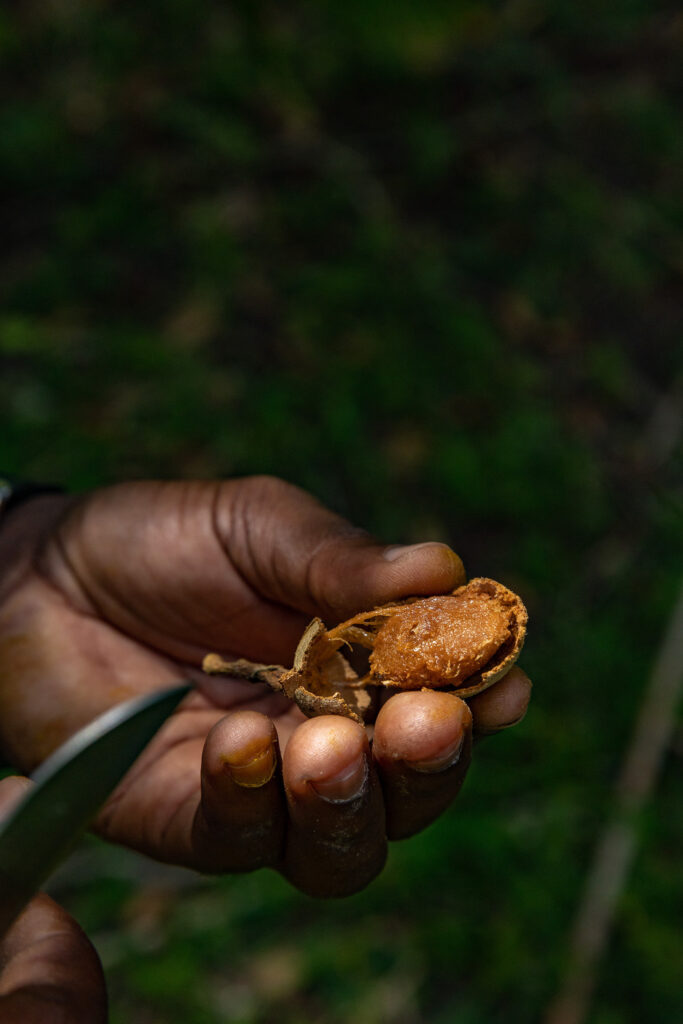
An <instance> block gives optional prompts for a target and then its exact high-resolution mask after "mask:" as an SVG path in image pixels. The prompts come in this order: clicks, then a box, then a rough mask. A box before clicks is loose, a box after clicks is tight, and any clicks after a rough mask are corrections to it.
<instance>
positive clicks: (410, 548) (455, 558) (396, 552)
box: [382, 540, 466, 582]
mask: <svg viewBox="0 0 683 1024" xmlns="http://www.w3.org/2000/svg"><path fill="white" fill-rule="evenodd" d="M424 548H432V549H434V550H436V551H438V552H439V554H441V555H442V556H444V557H445V558H446V559H447V560H448V561H449V562H450V567H451V570H452V573H453V576H454V578H455V580H456V581H459V580H461V581H462V582H464V581H465V579H466V576H465V567H464V565H463V564H462V559H461V558H460V555H458V554H456V552H455V551H454V550H453V548H451V547H449V546H448V544H442V543H441V542H440V541H433V540H427V541H423V542H422V543H421V544H392V545H391V546H390V547H388V548H385V549H384V551H383V552H382V554H383V557H384V560H385V561H386V562H396V561H397V560H398V559H399V558H406V557H409V556H412V555H413V554H414V553H415V552H416V551H421V550H423V549H424Z"/></svg>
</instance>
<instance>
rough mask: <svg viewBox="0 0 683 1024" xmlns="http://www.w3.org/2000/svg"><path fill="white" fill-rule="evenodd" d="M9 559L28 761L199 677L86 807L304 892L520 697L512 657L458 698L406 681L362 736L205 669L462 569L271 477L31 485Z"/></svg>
mask: <svg viewBox="0 0 683 1024" xmlns="http://www.w3.org/2000/svg"><path fill="white" fill-rule="evenodd" d="M0 565H2V566H4V567H5V568H4V572H3V574H2V576H1V577H0V722H1V723H2V724H1V726H0V742H1V743H2V747H3V750H4V753H5V755H6V756H8V757H9V758H10V759H11V760H12V761H13V763H14V764H16V766H17V767H18V768H20V769H21V770H24V771H26V770H31V769H32V768H33V767H34V766H35V765H37V764H38V763H40V762H41V761H42V760H43V759H44V758H45V757H46V756H47V755H48V754H49V753H50V752H51V751H52V750H53V749H54V748H55V747H56V746H57V745H58V744H60V743H61V742H63V741H64V740H65V739H66V738H67V737H68V736H70V735H71V734H72V733H73V732H74V731H75V730H77V729H78V728H80V727H81V726H83V725H84V724H85V723H86V722H88V721H90V720H91V719H92V718H93V717H95V716H96V715H98V714H100V713H101V712H102V711H104V710H106V709H107V708H109V707H111V706H112V705H113V704H116V703H118V702H120V701H123V700H126V699H128V698H130V697H133V696H136V695H139V694H142V693H146V692H150V691H152V690H156V689H158V688H160V687H164V686H168V685H170V684H172V683H173V682H175V681H177V680H180V679H182V678H185V677H188V676H190V677H192V678H193V679H194V680H195V681H196V683H197V685H198V689H197V691H195V692H193V693H192V694H191V695H190V696H189V697H188V698H187V699H186V700H185V701H184V702H183V703H182V704H181V706H180V707H179V709H178V711H177V712H176V713H175V714H173V715H172V716H171V718H170V719H169V721H168V722H167V723H166V724H165V725H164V727H163V728H162V729H161V730H160V732H159V733H158V734H157V736H156V737H155V739H154V740H153V742H152V743H150V745H149V746H148V748H147V749H146V751H145V752H144V754H143V755H142V757H141V758H140V759H139V760H138V761H137V762H136V764H135V765H134V766H133V768H132V769H131V771H130V772H129V773H128V775H127V776H126V778H125V779H124V780H123V782H122V783H121V785H120V786H119V788H118V789H117V790H116V791H115V793H114V794H113V796H112V797H111V799H110V800H109V802H108V803H107V804H106V806H105V807H104V809H103V811H102V813H101V814H100V816H99V818H98V821H97V824H96V828H97V830H98V831H99V833H100V834H101V835H102V836H104V837H105V838H106V839H108V840H111V841H113V842H117V843H123V844H125V845H126V846H129V847H131V848H133V849H136V850H140V851H143V852H144V853H146V854H149V855H150V856H152V857H155V858H156V859H158V860H162V861H167V862H171V863H176V864H184V865H188V866H191V867H194V868H196V869H198V870H200V871H210V872H223V871H244V870H250V869H253V868H258V867H263V866H270V867H273V868H276V869H278V870H279V871H281V872H282V873H283V874H284V875H285V876H286V877H287V878H289V879H290V880H291V881H292V882H293V883H294V884H295V885H296V886H298V887H299V888H300V889H301V890H303V891H304V892H307V893H310V894H312V895H316V896H341V895H346V894H348V893H351V892H354V891H356V890H358V889H360V888H362V887H363V886H364V885H366V884H367V883H368V882H369V881H370V880H371V879H372V878H373V877H374V876H375V875H376V874H377V873H378V872H379V871H380V869H381V867H382V864H383V863H384V860H385V856H386V847H387V840H388V839H389V840H392V839H399V838H403V837H405V836H409V835H411V834H412V833H414V832H417V831H418V830H420V829H422V828H424V827H425V826H426V825H428V824H429V823H430V822H431V821H433V820H434V819H435V818H436V817H437V816H438V815H439V814H441V812H442V811H443V810H444V809H445V808H446V807H447V806H448V805H449V804H450V803H451V801H452V800H453V799H454V797H455V796H456V794H457V792H458V790H459V788H460V786H461V784H462V781H463V778H464V775H465V772H466V771H467V767H468V765H469V760H470V752H471V743H472V733H473V728H474V732H475V734H476V733H477V732H482V733H491V732H495V731H497V730H499V729H501V728H504V727H506V726H508V725H511V724H514V723H515V722H516V721H518V720H519V719H520V718H522V717H523V715H524V712H525V710H526V706H527V703H528V700H529V695H530V683H529V681H528V679H527V678H526V676H525V675H524V673H523V672H522V671H521V670H520V669H518V668H514V669H512V671H511V672H509V673H508V675H507V676H505V677H504V678H503V679H502V680H501V681H500V682H499V683H497V684H496V686H495V687H493V688H491V689H490V690H488V691H486V692H485V693H483V694H481V695H479V696H478V697H476V698H475V699H474V700H472V701H471V702H470V704H469V707H468V705H467V704H465V703H464V702H463V701H461V700H460V699H459V698H457V697H455V696H453V695H452V694H448V693H439V692H404V693H399V694H397V695H395V696H393V697H391V698H390V699H389V700H388V701H386V703H385V704H384V705H383V707H382V709H381V711H380V714H379V716H378V718H377V721H376V723H375V726H374V739H373V742H372V745H370V742H369V738H368V735H367V734H366V731H365V730H364V729H363V728H362V727H361V726H359V725H357V724H356V723H354V722H352V721H350V720H349V719H344V718H340V717H332V716H324V717H320V718H315V719H311V720H305V719H304V718H303V716H302V715H301V713H300V712H299V710H298V708H296V707H295V706H293V705H292V704H291V703H290V702H289V701H287V700H286V698H284V697H283V696H282V695H280V694H274V693H272V692H270V691H268V690H267V689H265V688H261V687H259V686H255V685H254V684H251V683H246V682H241V681H237V680H235V681H232V680H229V679H228V680H225V679H220V680H219V679H210V678H209V677H207V676H205V675H204V674H203V673H202V672H201V670H200V665H201V661H202V658H203V656H204V655H205V654H206V653H207V652H208V651H217V652H219V653H221V654H223V655H224V656H225V657H231V658H235V657H245V658H249V659H252V660H254V661H260V662H268V663H272V662H277V663H280V664H284V665H289V664H291V661H292V656H293V653H294V650H295V647H296V644H297V641H298V639H299V637H300V635H301V633H302V631H303V629H304V627H305V626H306V623H307V622H308V620H309V619H310V618H311V617H312V616H313V615H319V616H320V617H321V618H323V619H324V620H325V621H326V622H327V623H328V624H332V623H334V622H338V621H340V620H342V619H345V618H347V617H349V616H351V615H353V614H355V613H356V612H358V611H361V610H365V609H369V608H372V607H373V606H375V605H377V604H382V603H385V602H388V601H392V600H395V599H398V598H401V597H404V596H407V595H419V594H435V593H445V592H448V591H449V590H452V589H453V587H454V586H457V585H459V583H461V582H462V565H461V563H460V560H459V559H458V557H457V556H456V555H455V554H454V552H453V551H451V549H450V548H448V547H447V546H446V545H444V544H438V543H427V544H422V545H414V546H411V547H389V548H387V547H386V546H384V545H381V544H378V543H377V542H376V541H374V540H373V539H372V538H371V537H369V536H368V535H367V534H365V533H363V532H362V531H359V530H357V529H354V528H352V527H351V526H350V525H349V524H348V523H347V522H346V521H345V520H343V519H341V518H340V517H339V516H337V515H335V514H333V513H332V512H330V511H329V510H327V509H326V508H324V507H323V506H322V505H320V504H319V503H318V502H317V501H316V500H315V499H313V498H312V497H311V496H310V495H308V494H306V493H305V492H303V491H301V490H299V489H298V488H296V487H293V486H291V485H289V484H286V483H284V482H283V481H281V480H278V479H275V478H271V477H250V478H245V479H242V480H232V481H227V482H217V481H216V482H188V483H165V482H146V483H127V484H121V485H118V486H115V487H111V488H107V489H103V490H99V491H95V492H93V493H92V494H89V495H87V496H86V497H83V498H79V499H72V498H65V497H61V496H49V497H48V496H44V497H40V498H34V499H33V500H32V501H30V502H27V503H26V504H25V505H24V506H22V507H20V508H18V509H17V510H15V511H13V512H11V513H10V514H9V515H8V517H7V521H6V522H5V523H4V524H3V527H2V530H0Z"/></svg>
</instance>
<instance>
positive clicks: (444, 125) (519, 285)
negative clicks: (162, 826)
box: [0, 0, 683, 1024]
mask: <svg viewBox="0 0 683 1024" xmlns="http://www.w3.org/2000/svg"><path fill="white" fill-rule="evenodd" d="M682 43H683V15H682V14H681V12H680V8H679V7H678V5H677V4H675V3H673V2H670V3H668V2H659V0H621V2H619V3H615V4H596V3H594V2H591V3H588V2H586V0H571V2H569V0H508V2H476V3H475V2H453V0H451V2H443V0H425V2H423V3H421V4H415V3H408V2H406V0H393V2H392V3H389V2H383V0H364V2H362V3H359V2H358V0H344V2H343V3H339V2H334V0H319V2H318V3H316V4H311V3H305V2H303V0H302V2H294V3H291V4H286V5H282V4H277V3H271V2H266V0H249V2H246V0H238V2H234V3H232V4H212V3H206V2H202V0H145V2H144V3H143V4H140V3H135V4H134V3H130V2H125V0H120V2H117V3H114V2H109V0H26V2H22V3H20V4H15V5H5V6H4V7H3V9H2V10H1V11H0V81H1V83H2V94H3V106H2V108H1V109H0V180H1V182H2V187H1V189H0V222H1V223H2V251H1V253H0V259H1V261H2V273H1V275H0V296H1V301H0V307H1V309H0V359H1V363H0V366H1V371H0V465H1V466H2V467H3V469H5V470H6V471H8V472H15V473H17V474H20V475H24V476H29V477H34V478H37V479H49V480H57V481H62V482H64V483H65V484H66V485H67V486H69V487H70V488H73V489H82V488H88V487H92V486H96V485H100V484H103V483H106V482H109V481H114V480H119V479H124V478H135V477H148V476H155V477H156V476H165V477H185V476H207V475H215V474H221V475H235V474H249V473H255V472H258V473H261V472H269V473H276V474H278V475H280V476H283V477H285V478H287V479H289V480H291V481H294V482H296V483H298V484H300V485H302V486H303V487H306V488H308V489H310V490H312V491H313V492H314V493H315V494H317V495H318V496H319V497H320V498H322V499H323V500H324V501H326V502H328V503H329V504H331V505H333V506H334V507H335V508H336V509H338V510H339V511H341V512H343V513H345V514H346V515H348V516H349V517H351V518H352V519H353V520H354V521H356V522H357V523H359V524H362V525H364V526H366V527H368V528H369V529H371V530H373V531H375V532H376V533H377V534H378V535H379V536H381V537H383V538H385V539H386V540H387V541H416V540H424V539H432V538H435V539H436V538H438V539H441V540H445V541H448V542H450V543H451V544H453V546H454V547H455V548H456V549H457V550H458V551H459V552H460V553H461V554H462V556H463V558H464V560H465V563H466V565H467V566H468V568H469V570H470V572H471V573H472V574H473V575H491V576H494V577H496V578H498V579H501V580H502V581H504V582H505V583H507V584H508V585H510V586H512V587H514V588H515V589H518V590H519V591H520V592H521V593H522V594H523V596H524V598H525V600H526V601H527V603H528V605H529V609H530V614H531V622H532V629H531V633H530V637H529V640H528V643H527V650H526V652H525V655H524V667H525V668H526V669H527V671H528V672H529V674H530V675H532V677H533V678H534V679H535V681H536V694H535V703H534V706H533V710H532V711H531V712H530V713H529V715H528V717H527V719H526V721H525V722H524V724H523V725H522V726H521V727H519V728H518V729H515V730H513V731H512V732H511V733H510V734H509V735H505V736H502V737H500V738H498V739H496V740H495V741H487V742H486V743H485V744H483V745H482V747H481V748H480V749H479V750H478V752H477V757H476V759H475V763H474V765H473V768H472V770H471V773H470V777H469V779H468V782H467V785H466V786H465V789H464V791H463V794H462V796H461V798H460V800H459V803H458V807H457V810H454V811H453V813H450V814H448V815H446V816H445V817H444V819H443V820H442V821H440V822H439V823H437V824H436V825H434V826H433V827H432V828H430V829H429V830H428V831H427V832H426V833H425V834H423V835H421V836H419V837H417V838H416V839H413V840H410V841H407V842H404V843H401V844H399V845H397V846H395V847H394V849H393V851H392V853H391V856H390V860H389V863H388V866H387V869H386V871H385V872H384V874H383V876H382V877H381V878H380V879H379V880H378V881H376V882H375V883H373V885H371V886H370V888H369V889H368V890H367V891H366V892H365V893H363V894H361V895H359V896H356V897H353V898H351V899H347V900H344V901H341V902H337V903H331V904H324V903H316V902H314V901H312V900H310V899H307V898H305V897H303V896H300V895H298V894H297V893H295V892H293V891H291V890H290V889H289V888H288V886H287V885H286V884H285V883H284V882H282V881H281V880H280V879H279V878H276V877H275V876H273V875H270V874H268V873H259V874H257V875H254V876H249V877H238V878H231V879H230V878H228V879H221V880H218V881H213V880H208V879H198V878H195V877H194V876H191V875H190V874H189V873H188V874H186V873H184V872H180V871H177V872H176V871H173V870H170V869H169V870H166V869H163V868H160V867H159V868H158V867H156V866H153V865H151V864H149V863H147V862H144V861H143V860H142V859H141V858H137V857H134V856H133V855H129V854H125V853H122V852H120V851H118V850H114V849H106V848H104V847H103V846H101V845H100V844H98V843H96V842H95V841H89V842H88V843H86V844H85V845H84V846H83V848H82V849H81V850H79V851H78V853H77V854H76V855H75V857H74V859H73V860H72V861H71V862H70V864H69V865H68V866H67V867H66V868H65V870H64V871H63V872H62V873H61V875H60V876H59V877H58V878H57V880H56V882H55V887H54V888H55V892H56V893H57V895H58V897H59V898H60V899H61V900H62V901H63V902H64V903H65V904H66V905H67V906H68V907H69V908H70V909H71V910H72V911H73V912H74V913H75V914H76V915H77V916H78V918H79V920H80V921H81V922H82V923H83V924H84V926H85V927H86V928H87V929H88V931H89V932H90V934H91V935H92V936H93V938H94V940H95V942H96V944H97V946H98V949H99V950H100V952H101V954H102V957H103V959H104V963H105V967H106V970H107V974H108V978H109V985H110V990H111V996H112V1018H113V1021H114V1024H124V1022H125V1024H157V1022H159V1024H161V1022H163V1024H175V1022H184V1024H185V1022H192V1024H195V1022H196V1024H216V1022H218V1021H221V1022H222V1021H228V1022H239V1024H265V1022H270V1021H273V1020H278V1021H281V1022H283V1024H299V1022H307V1024H310V1022H316V1024H340V1022H346V1021H352V1020H353V1021H354V1022H358V1024H450V1022H457V1024H496V1022H499V1024H503V1022H505V1024H512V1022H519V1024H528V1022H530V1021H533V1020H535V1019H538V1017H539V1015H540V1014H541V1012H542V1009H543V1007H544V1005H545V1004H546V1003H547V1001H548V1000H549V998H550V997H551V996H552V993H553V991H554V989H555V987H556V985H557V982H558V978H559V976H560V973H561V970H562V964H563V956H564V952H565V942H566V932H567V928H568V926H569V924H570V921H571V918H572V914H573V911H574V907H575V905H576V901H577V898H578V893H579V891H580V888H581V882H582V879H583V877H584V874H585V871H586V867H587V864H588V862H589V859H590V853H591V850H592V847H593V844H594V841H595V837H596V835H597V832H598V830H599V827H600V823H601V822H602V820H603V819H604V816H605V814H606V813H607V811H608V810H609V807H610V801H611V798H612V797H611V787H612V782H613V779H614V777H615V774H616V772H617V769H618V765H619V761H620V758H621V755H622V752H623V749H624V747H625V745H626V744H627V742H628V738H629V735H630V731H631V728H632V724H633V721H634V718H635V715H636V713H637V710H638V707H639V703H640V699H641V694H642V691H643V687H644V682H645V680H646V678H647V674H648V671H649V668H650V665H651V663H652V660H653V658H654V655H655V652H656V649H657V644H658V641H659V637H660V634H661V631H662V629H663V626H664V623H665V621H666V617H667V612H668V609H669V607H670V605H671V603H672V601H673V598H674V595H675V592H676V589H677V584H678V574H679V572H680V565H681V562H682V561H683V559H682V557H681V556H682V555H683V540H682V532H683V531H681V499H682V497H683V486H682V482H681V475H680V463H677V454H679V447H678V446H679V440H680V426H681V419H680V417H681V413H680V399H681V390H682V385H683V348H682V347H681V345H680V340H681V339H680V325H681V316H680V314H681V308H680V302H679V299H680V294H681V293H680V289H681V277H682V275H683V217H682V213H683V204H682V202H681V180H680V175H679V174H678V172H680V169H681V166H682V160H683V123H682V121H683V118H682V117H681V111H680V108H678V109H677V106H676V97H677V86H679V85H680V81H676V76H677V73H678V72H679V71H680V68H679V67H677V65H678V64H680V50H681V44H682ZM677 175H678V176H677ZM682 758H683V730H681V728H680V727H679V729H678V732H677V734H676V737H675V741H674V744H673V746H672V747H671V749H670V750H669V751H668V754H667V758H666V761H665V767H664V773H663V776H662V778H661V779H660V783H659V786H658V789H657V792H656V796H655V799H654V800H653V801H652V802H651V804H650V806H649V807H648V810H647V813H646V814H645V815H644V817H643V820H642V821H641V822H640V833H639V834H640V847H639V855H638V859H637V862H636V864H635V869H634V871H633V873H632V876H631V879H630V883H629V886H628V889H627V891H626V893H625V894H624V897H623V899H622V901H621V903H620V906H619V915H618V921H617V926H616V930H615V933H614V936H613V941H612V944H611V946H610V950H609V954H608V957H607V960H606V962H605V964H604V967H603V971H602V973H601V977H600V983H599V987H598V991H597V995H596V1000H595V1004H594V1008H593V1012H592V1015H591V1018H590V1019H591V1022H593V1024H617V1022H619V1024H624V1022H629V1024H630V1022H634V1024H635V1022H642V1021H645V1020H646V1021H648V1022H649V1024H671V1022H672V1021H673V1020H675V1019H681V1017H682V1016H683V1005H682V1002H683V1000H682V998H681V986H680V964H681V963H682V962H683V937H682V931H681V915H682V913H683V862H682V860H681V846H682V844H683V815H682V814H681V786H680V781H681V760H682Z"/></svg>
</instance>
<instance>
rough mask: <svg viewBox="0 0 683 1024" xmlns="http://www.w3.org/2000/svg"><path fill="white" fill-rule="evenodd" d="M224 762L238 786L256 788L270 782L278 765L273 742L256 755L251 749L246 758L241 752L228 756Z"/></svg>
mask: <svg viewBox="0 0 683 1024" xmlns="http://www.w3.org/2000/svg"><path fill="white" fill-rule="evenodd" d="M224 763H225V765H226V767H227V768H228V769H229V771H230V774H231V776H232V778H233V780H234V781H235V782H236V783H237V785H238V786H244V787H245V788H246V789H256V788H258V787H259V786H265V784H266V782H270V780H271V779H272V777H273V774H274V772H275V766H276V765H277V757H276V756H275V750H274V748H273V745H272V743H271V744H269V745H268V746H267V747H266V748H265V749H263V750H260V751H259V752H258V753H257V754H256V755H255V756H253V754H252V752H251V751H249V752H248V753H247V755H246V757H244V758H241V757H240V756H239V754H233V755H232V756H231V757H230V758H226V759H225V762H224Z"/></svg>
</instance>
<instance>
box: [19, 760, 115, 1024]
mask: <svg viewBox="0 0 683 1024" xmlns="http://www.w3.org/2000/svg"><path fill="white" fill-rule="evenodd" d="M30 785H31V784H30V782H29V781H28V779H23V778H20V777H18V776H11V777H10V778H7V779H3V780H2V782H0V820H2V819H4V818H6V817H7V815H8V814H9V813H10V811H11V810H12V808H13V807H14V806H15V805H16V804H17V803H18V801H19V800H20V799H21V798H22V796H23V795H24V793H25V792H26V790H27V789H28V788H29V787H30ZM0 963H1V964H2V972H1V973H0V1024H17V1022H18V1021H21V1022H22V1024H44V1022H45V1021H57V1020H59V1021H63V1022H64V1024H105V1022H106V1020H107V994H106V988H105V982H104V975H103V973H102V966H101V964H100V961H99V959H98V957H97V954H96V952H95V950H94V949H93V947H92V945H91V943H90V941H89V940H88V937H87V936H86V935H85V933H84V932H83V931H82V930H81V928H79V926H78V925H77V924H76V922H75V921H74V920H73V919H72V918H71V917H69V915H68V914H67V913H66V911H65V910H62V908H61V907H59V906H58V905H57V904H56V903H54V902H53V901H52V900H51V899H49V897H47V896H44V895H42V894H41V895H40V896H37V897H36V898H35V899H34V900H31V902H30V903H29V905H28V906H27V907H26V909H25V910H24V911H23V913H22V914H21V915H20V916H19V917H18V918H17V920H16V921H15V922H14V924H13V925H12V927H11V928H10V930H9V931H8V932H7V934H6V935H5V936H4V938H3V939H2V941H1V942H0Z"/></svg>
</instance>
